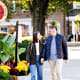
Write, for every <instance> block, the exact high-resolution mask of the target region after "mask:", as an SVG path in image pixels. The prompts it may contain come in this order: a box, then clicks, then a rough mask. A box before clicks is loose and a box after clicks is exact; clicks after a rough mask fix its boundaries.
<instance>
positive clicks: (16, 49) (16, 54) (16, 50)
mask: <svg viewBox="0 0 80 80" xmlns="http://www.w3.org/2000/svg"><path fill="white" fill-rule="evenodd" d="M15 42H16V48H15V65H16V66H17V60H18V59H17V57H18V21H17V22H16V39H15Z"/></svg>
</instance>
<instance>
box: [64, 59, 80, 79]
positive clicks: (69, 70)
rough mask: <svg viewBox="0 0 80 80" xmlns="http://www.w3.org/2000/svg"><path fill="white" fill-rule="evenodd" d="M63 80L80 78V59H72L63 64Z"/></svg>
mask: <svg viewBox="0 0 80 80" xmlns="http://www.w3.org/2000/svg"><path fill="white" fill-rule="evenodd" d="M63 80H80V60H70V61H69V63H67V64H64V65H63Z"/></svg>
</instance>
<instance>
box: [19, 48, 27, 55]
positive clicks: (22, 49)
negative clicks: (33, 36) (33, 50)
mask: <svg viewBox="0 0 80 80" xmlns="http://www.w3.org/2000/svg"><path fill="white" fill-rule="evenodd" d="M25 50H26V48H20V49H18V54H19V55H20V54H21V53H23V52H24V51H25Z"/></svg>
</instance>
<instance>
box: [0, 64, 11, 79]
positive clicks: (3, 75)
mask: <svg viewBox="0 0 80 80" xmlns="http://www.w3.org/2000/svg"><path fill="white" fill-rule="evenodd" d="M9 70H10V67H9V66H6V65H1V66H0V80H9V79H10V77H11V76H10V74H9Z"/></svg>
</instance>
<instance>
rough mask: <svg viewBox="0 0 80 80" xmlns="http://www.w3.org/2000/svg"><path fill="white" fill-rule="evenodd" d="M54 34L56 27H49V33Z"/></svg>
mask: <svg viewBox="0 0 80 80" xmlns="http://www.w3.org/2000/svg"><path fill="white" fill-rule="evenodd" d="M56 34H57V31H56V28H50V29H49V35H51V36H56Z"/></svg>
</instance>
